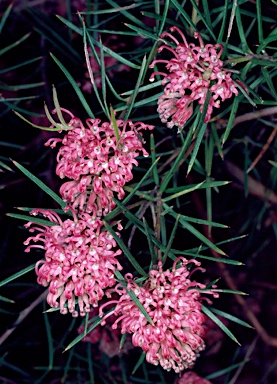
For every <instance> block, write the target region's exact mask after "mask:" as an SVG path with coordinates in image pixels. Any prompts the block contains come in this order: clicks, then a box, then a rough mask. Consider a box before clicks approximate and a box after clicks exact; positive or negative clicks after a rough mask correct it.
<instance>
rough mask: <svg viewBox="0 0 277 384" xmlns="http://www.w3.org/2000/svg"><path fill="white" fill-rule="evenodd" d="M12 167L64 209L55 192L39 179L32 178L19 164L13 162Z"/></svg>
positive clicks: (63, 204)
mask: <svg viewBox="0 0 277 384" xmlns="http://www.w3.org/2000/svg"><path fill="white" fill-rule="evenodd" d="M12 162H13V163H14V165H15V166H16V167H17V168H18V169H19V170H20V171H21V172H23V173H24V175H26V176H27V177H28V178H29V179H30V180H32V181H33V182H34V183H35V184H37V185H38V186H39V187H40V188H41V189H42V190H43V191H44V192H45V193H47V195H49V196H50V197H52V199H53V200H55V201H56V202H57V203H58V204H59V205H60V206H61V207H62V208H65V207H66V203H65V202H64V201H63V200H62V199H61V198H60V196H58V195H57V194H56V193H55V192H53V191H52V190H51V189H50V188H49V187H47V185H46V184H44V183H43V182H42V181H41V180H40V179H38V178H37V177H36V176H34V175H33V174H32V173H31V172H30V171H28V170H27V169H26V168H25V167H23V165H21V164H19V163H18V162H17V161H13V160H12Z"/></svg>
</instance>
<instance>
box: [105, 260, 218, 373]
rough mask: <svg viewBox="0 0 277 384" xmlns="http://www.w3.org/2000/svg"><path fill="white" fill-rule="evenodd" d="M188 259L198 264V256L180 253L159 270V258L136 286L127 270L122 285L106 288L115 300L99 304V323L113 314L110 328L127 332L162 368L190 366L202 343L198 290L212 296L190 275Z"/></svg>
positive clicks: (176, 369) (201, 316)
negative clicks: (169, 266)
mask: <svg viewBox="0 0 277 384" xmlns="http://www.w3.org/2000/svg"><path fill="white" fill-rule="evenodd" d="M180 263H181V266H179V268H177V266H178V265H179V264H180ZM188 264H195V265H197V266H198V268H196V269H195V270H197V269H201V270H203V269H202V268H199V266H200V263H199V262H198V261H196V260H186V259H185V258H183V257H180V258H177V259H176V260H175V262H174V264H173V267H172V270H171V271H170V270H166V271H163V269H162V262H161V261H159V265H158V270H151V271H150V272H149V279H148V280H147V281H146V283H145V285H144V286H142V287H140V286H139V285H138V284H137V283H136V282H135V281H134V279H133V276H132V275H131V274H127V275H125V279H126V280H127V288H124V287H122V286H121V285H120V284H118V285H117V286H116V287H115V288H114V289H112V290H108V291H107V292H106V294H107V296H108V295H109V294H110V293H111V292H112V291H116V292H117V293H118V294H119V295H120V298H119V300H111V301H109V302H108V303H106V304H103V305H102V306H101V307H100V309H99V316H100V317H103V321H102V324H105V321H106V319H107V318H108V317H109V316H111V315H115V316H117V317H118V318H117V320H116V321H115V322H114V323H113V325H112V328H113V329H116V328H117V326H118V325H119V323H120V328H121V333H122V334H124V333H126V332H127V333H130V334H132V343H133V345H134V346H139V347H141V348H142V350H143V351H144V352H146V360H147V361H148V362H149V363H151V364H154V365H158V364H160V365H161V366H162V367H163V368H164V369H165V370H168V371H169V370H171V369H173V370H174V371H175V372H177V373H178V372H181V371H182V370H183V369H185V368H190V367H192V366H193V365H194V362H195V360H196V358H197V356H198V355H199V352H200V351H202V350H203V349H204V348H205V344H204V341H203V336H204V333H205V331H204V327H203V323H204V321H205V316H204V315H203V313H202V312H201V303H200V290H202V291H204V292H205V293H210V294H212V295H213V296H217V295H216V294H215V293H214V292H212V291H211V290H208V289H206V285H203V284H200V283H198V282H196V281H191V280H190V275H191V274H190V272H189V270H188V268H187V265H188ZM195 270H194V271H195ZM130 290H132V291H133V292H134V294H135V295H136V297H137V299H138V300H139V302H140V303H141V305H142V306H143V307H144V309H145V310H146V312H147V314H148V315H149V317H150V319H151V323H150V322H149V321H148V320H147V318H146V317H145V315H144V314H143V313H142V311H141V310H140V309H139V308H138V306H137V305H136V304H135V303H134V301H133V300H132V299H131V297H130V295H129V294H128V291H130ZM110 304H115V308H114V310H113V311H111V312H109V313H108V314H106V315H104V312H103V309H104V308H105V307H106V306H108V305H110Z"/></svg>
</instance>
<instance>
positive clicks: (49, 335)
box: [43, 301, 54, 371]
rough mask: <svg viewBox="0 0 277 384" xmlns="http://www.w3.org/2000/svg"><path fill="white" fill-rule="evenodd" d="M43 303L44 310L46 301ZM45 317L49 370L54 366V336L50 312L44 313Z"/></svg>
mask: <svg viewBox="0 0 277 384" xmlns="http://www.w3.org/2000/svg"><path fill="white" fill-rule="evenodd" d="M43 305H44V310H45V309H46V308H45V301H44V302H43ZM43 317H44V323H45V329H46V336H47V341H48V343H47V344H48V359H49V361H48V369H49V371H51V369H52V368H53V362H54V345H53V341H54V340H53V337H52V332H51V326H50V323H49V319H48V314H47V313H45V312H44V313H43Z"/></svg>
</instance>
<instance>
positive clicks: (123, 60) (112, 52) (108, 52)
mask: <svg viewBox="0 0 277 384" xmlns="http://www.w3.org/2000/svg"><path fill="white" fill-rule="evenodd" d="M87 34H88V36H89V33H88V32H87ZM90 39H91V41H92V43H93V44H94V45H96V46H97V47H99V48H101V44H100V43H99V42H98V41H97V40H95V39H94V38H93V37H91V36H89V37H88V40H89V41H90ZM102 46H103V51H104V52H106V53H107V54H108V55H109V56H111V57H114V58H115V59H116V60H117V61H119V62H120V63H123V64H126V65H127V66H128V67H131V68H134V69H140V66H139V65H136V64H134V63H132V62H131V61H129V60H127V59H125V58H124V57H122V56H120V55H119V54H117V53H115V52H114V51H112V50H111V49H110V48H108V47H105V46H104V45H103V44H102Z"/></svg>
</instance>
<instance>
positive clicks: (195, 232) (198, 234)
mask: <svg viewBox="0 0 277 384" xmlns="http://www.w3.org/2000/svg"><path fill="white" fill-rule="evenodd" d="M180 223H181V224H182V226H183V227H184V228H185V229H187V230H188V231H189V232H190V233H192V234H193V235H194V236H195V237H197V238H198V239H199V240H200V241H202V242H203V243H204V244H206V245H207V246H208V247H209V248H211V249H213V250H214V251H216V252H217V253H219V254H220V255H223V256H226V253H225V252H223V251H222V250H221V249H220V248H218V247H217V246H216V245H215V244H213V243H212V242H211V241H210V240H209V239H207V238H206V237H205V236H204V235H202V233H201V232H199V231H198V230H197V229H195V228H194V227H193V226H192V225H191V224H189V223H188V222H187V221H186V220H184V219H183V218H182V217H181V218H180Z"/></svg>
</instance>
